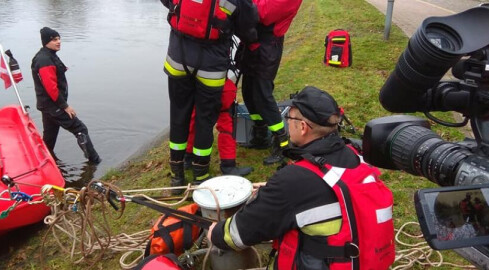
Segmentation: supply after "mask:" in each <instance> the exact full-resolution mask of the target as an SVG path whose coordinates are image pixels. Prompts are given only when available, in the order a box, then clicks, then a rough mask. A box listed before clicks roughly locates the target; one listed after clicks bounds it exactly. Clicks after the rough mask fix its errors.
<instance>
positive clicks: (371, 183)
mask: <svg viewBox="0 0 489 270" xmlns="http://www.w3.org/2000/svg"><path fill="white" fill-rule="evenodd" d="M350 148H352V147H350ZM352 150H354V149H353V148H352ZM354 151H355V150H354ZM355 152H356V151H355ZM303 157H304V159H303V160H301V161H299V162H296V163H295V164H296V165H298V166H301V167H304V168H307V169H309V170H311V171H313V172H315V173H316V174H317V175H318V176H319V177H321V179H322V180H324V182H325V183H326V184H327V185H328V186H330V187H331V188H332V189H333V190H334V192H335V194H336V196H337V198H338V203H339V207H340V209H341V216H342V222H341V228H340V231H339V232H338V233H337V234H333V235H330V236H327V239H326V240H327V243H328V245H324V244H322V243H321V244H317V242H316V241H314V240H313V239H312V237H311V236H309V235H306V234H304V233H302V232H301V231H300V230H291V231H289V232H287V233H286V234H285V235H284V236H283V237H282V238H281V239H280V240H279V241H275V242H274V248H275V249H277V250H278V257H277V258H275V264H276V266H277V268H278V269H297V261H296V258H297V257H298V256H297V255H298V253H297V252H298V251H299V247H301V251H302V252H304V253H306V254H309V255H312V256H313V257H315V258H319V259H324V260H326V261H327V262H329V269H331V270H340V269H341V270H343V269H375V270H378V269H379V270H380V269H388V268H389V266H390V265H391V264H392V263H393V262H394V257H395V246H394V223H393V221H392V206H393V203H394V199H393V195H392V192H391V191H390V190H389V189H388V188H387V187H386V186H385V185H384V183H383V182H382V181H381V180H380V179H379V175H380V171H379V170H378V169H377V168H375V167H372V166H371V165H369V164H367V163H364V162H363V161H362V162H361V164H360V165H359V166H358V167H356V168H355V169H345V168H338V167H332V166H330V165H329V164H325V161H324V160H321V158H319V157H313V156H312V155H310V154H309V155H303ZM325 237H326V236H325Z"/></svg>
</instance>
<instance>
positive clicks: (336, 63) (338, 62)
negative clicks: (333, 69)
mask: <svg viewBox="0 0 489 270" xmlns="http://www.w3.org/2000/svg"><path fill="white" fill-rule="evenodd" d="M328 63H329V64H330V65H341V62H340V61H331V60H330V61H329V62H328Z"/></svg>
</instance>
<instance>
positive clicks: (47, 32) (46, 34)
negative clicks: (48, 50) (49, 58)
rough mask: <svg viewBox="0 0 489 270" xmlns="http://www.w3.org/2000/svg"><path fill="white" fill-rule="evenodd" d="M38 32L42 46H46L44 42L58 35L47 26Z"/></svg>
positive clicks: (46, 42)
mask: <svg viewBox="0 0 489 270" xmlns="http://www.w3.org/2000/svg"><path fill="white" fill-rule="evenodd" d="M40 32H41V41H42V46H43V47H44V46H46V44H48V43H49V42H50V41H51V40H53V39H54V38H55V37H59V33H58V32H56V30H54V29H51V28H49V27H43V28H42V29H41V31H40Z"/></svg>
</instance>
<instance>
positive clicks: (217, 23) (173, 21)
mask: <svg viewBox="0 0 489 270" xmlns="http://www.w3.org/2000/svg"><path fill="white" fill-rule="evenodd" d="M235 9H236V6H235V5H234V4H232V3H231V2H229V1H226V0H224V1H223V0H199V1H196V0H171V1H170V7H169V12H168V22H169V23H170V25H171V27H172V28H173V29H174V30H176V31H177V32H178V33H181V34H184V35H187V36H190V37H193V38H197V39H203V40H218V39H219V38H220V36H221V35H222V34H229V32H230V22H229V20H228V15H229V16H230V15H231V14H232V13H233V12H234V10H235Z"/></svg>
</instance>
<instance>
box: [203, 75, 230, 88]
mask: <svg viewBox="0 0 489 270" xmlns="http://www.w3.org/2000/svg"><path fill="white" fill-rule="evenodd" d="M197 80H199V81H200V82H201V83H202V84H203V85H205V86H209V87H222V86H224V83H225V82H226V78H222V79H217V80H216V79H206V78H202V77H200V76H197Z"/></svg>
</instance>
